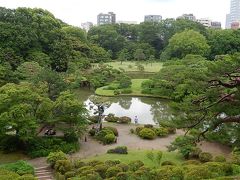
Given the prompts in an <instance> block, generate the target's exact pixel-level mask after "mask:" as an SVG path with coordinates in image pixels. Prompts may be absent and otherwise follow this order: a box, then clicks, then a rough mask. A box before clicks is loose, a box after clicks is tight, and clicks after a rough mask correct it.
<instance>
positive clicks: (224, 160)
mask: <svg viewBox="0 0 240 180" xmlns="http://www.w3.org/2000/svg"><path fill="white" fill-rule="evenodd" d="M214 161H215V162H226V158H225V157H224V156H222V155H218V156H216V157H215V158H214Z"/></svg>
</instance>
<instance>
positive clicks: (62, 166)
mask: <svg viewBox="0 0 240 180" xmlns="http://www.w3.org/2000/svg"><path fill="white" fill-rule="evenodd" d="M54 169H55V170H56V171H57V172H60V173H61V174H64V173H65V172H67V171H70V170H71V169H72V165H71V162H70V161H69V160H58V161H57V162H56V163H55V166H54Z"/></svg>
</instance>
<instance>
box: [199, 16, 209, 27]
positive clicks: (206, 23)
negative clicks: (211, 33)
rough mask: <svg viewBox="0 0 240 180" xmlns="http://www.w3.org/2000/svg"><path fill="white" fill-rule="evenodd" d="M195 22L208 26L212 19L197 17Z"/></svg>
mask: <svg viewBox="0 0 240 180" xmlns="http://www.w3.org/2000/svg"><path fill="white" fill-rule="evenodd" d="M197 22H199V23H201V24H202V25H203V26H205V27H207V28H210V27H211V22H212V21H211V20H210V19H208V18H201V19H198V20H197Z"/></svg>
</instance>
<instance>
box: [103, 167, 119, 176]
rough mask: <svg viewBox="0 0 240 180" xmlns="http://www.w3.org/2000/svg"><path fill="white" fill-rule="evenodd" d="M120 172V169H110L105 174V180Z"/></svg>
mask: <svg viewBox="0 0 240 180" xmlns="http://www.w3.org/2000/svg"><path fill="white" fill-rule="evenodd" d="M120 172H122V169H121V168H120V167H110V168H108V170H107V172H106V177H107V178H110V177H114V176H116V175H117V174H118V173H120Z"/></svg>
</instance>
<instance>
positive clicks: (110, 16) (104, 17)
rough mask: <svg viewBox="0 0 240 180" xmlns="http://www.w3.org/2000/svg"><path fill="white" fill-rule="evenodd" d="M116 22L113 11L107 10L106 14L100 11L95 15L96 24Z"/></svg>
mask: <svg viewBox="0 0 240 180" xmlns="http://www.w3.org/2000/svg"><path fill="white" fill-rule="evenodd" d="M115 23H116V14H114V13H113V12H109V13H107V14H104V13H100V14H98V16H97V24H98V25H103V24H115Z"/></svg>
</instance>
